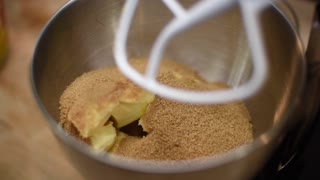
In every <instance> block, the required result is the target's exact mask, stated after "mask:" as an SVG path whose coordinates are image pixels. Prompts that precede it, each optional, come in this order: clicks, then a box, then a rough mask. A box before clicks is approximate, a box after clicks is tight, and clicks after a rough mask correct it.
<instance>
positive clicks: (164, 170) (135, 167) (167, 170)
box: [30, 0, 306, 174]
mask: <svg viewBox="0 0 320 180" xmlns="http://www.w3.org/2000/svg"><path fill="white" fill-rule="evenodd" d="M81 1H83V0H70V1H69V2H67V3H66V4H65V5H64V6H63V7H61V8H60V9H59V10H58V11H57V12H56V13H55V14H54V15H53V16H52V17H51V18H50V20H49V21H48V22H47V24H46V25H45V26H44V28H43V29H42V31H41V33H40V36H39V38H38V41H37V43H36V47H35V49H34V53H33V56H32V60H31V64H30V83H31V89H32V94H33V96H34V99H35V101H36V104H37V106H38V108H39V109H40V111H41V113H42V115H43V116H44V118H45V119H46V121H47V122H48V123H49V126H50V129H51V131H52V132H53V133H54V135H55V136H56V137H57V138H58V139H59V140H62V142H63V143H65V144H66V145H67V146H69V147H71V148H72V149H73V150H75V151H78V152H80V153H82V154H83V155H85V156H87V157H88V158H90V159H94V160H96V161H98V162H101V163H103V164H106V165H109V166H112V167H115V168H120V169H125V170H130V171H136V172H142V173H156V174H173V173H190V172H196V171H203V170H207V169H212V168H216V167H218V166H221V165H225V164H228V163H231V162H233V161H236V160H240V159H242V158H244V157H246V156H248V155H249V154H251V153H253V152H255V151H257V150H259V148H261V147H262V146H264V145H267V144H269V143H271V141H272V140H273V139H275V138H276V137H279V134H280V132H281V131H282V130H284V128H285V127H286V125H287V124H288V123H289V121H290V118H289V117H290V115H291V114H292V112H293V111H294V110H295V108H296V107H297V105H298V102H299V100H300V99H301V94H302V92H303V88H304V85H305V82H306V58H305V56H304V48H303V45H302V41H301V38H300V37H299V35H298V32H297V30H296V29H295V28H294V25H293V24H292V23H290V21H289V20H288V19H287V17H286V16H285V15H284V14H283V13H282V12H281V11H280V10H279V8H278V7H277V6H276V5H275V4H272V6H273V8H275V9H276V10H277V11H278V12H279V13H280V14H281V15H282V17H283V18H284V19H285V20H286V22H287V23H288V26H289V28H291V30H292V33H293V35H294V37H295V38H296V46H297V47H296V50H297V51H299V52H298V53H297V54H300V55H301V57H300V60H301V61H302V67H301V69H302V74H301V75H302V76H303V77H302V78H301V82H299V84H300V88H299V89H297V97H295V98H296V99H295V100H294V102H296V103H294V104H292V105H291V106H290V107H289V108H287V110H286V112H284V113H282V118H283V120H282V121H280V122H279V123H277V124H276V125H275V126H274V127H272V128H270V129H268V130H267V131H265V132H264V133H263V134H261V135H260V136H259V137H256V138H254V139H253V142H252V143H250V144H248V145H243V146H240V147H238V148H236V149H235V150H231V151H228V152H225V153H222V154H221V155H219V156H212V157H205V161H202V160H201V158H199V159H192V160H182V161H178V162H176V163H174V162H172V161H168V162H161V163H155V161H151V160H136V159H132V158H121V157H117V156H115V155H110V154H108V153H103V154H97V153H95V152H94V151H93V150H92V148H91V147H90V146H89V145H87V144H85V143H83V142H81V141H79V140H77V139H76V138H75V137H73V136H71V135H69V134H68V133H67V132H65V131H64V130H63V128H62V127H61V126H59V125H58V123H57V121H56V120H55V119H54V118H53V117H52V116H51V115H50V113H49V112H48V111H47V110H46V108H45V106H44V104H43V102H42V100H41V98H40V96H39V95H38V90H37V88H36V83H35V70H34V67H35V59H36V56H37V52H38V49H39V47H40V45H41V42H42V40H43V37H44V36H45V34H46V32H47V29H48V28H49V27H50V26H51V25H52V24H53V22H54V21H55V20H56V19H57V17H58V16H59V15H60V14H61V13H63V12H64V11H68V9H69V8H71V7H72V6H74V5H75V4H76V3H78V2H81ZM199 160H200V161H199ZM186 162H187V163H186ZM188 162H190V163H188ZM190 164H191V165H190Z"/></svg>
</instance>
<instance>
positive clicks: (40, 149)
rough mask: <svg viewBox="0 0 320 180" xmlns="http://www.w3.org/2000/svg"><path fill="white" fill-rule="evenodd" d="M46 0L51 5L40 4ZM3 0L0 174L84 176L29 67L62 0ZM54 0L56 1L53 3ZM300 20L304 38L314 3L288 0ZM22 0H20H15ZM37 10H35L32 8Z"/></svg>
mask: <svg viewBox="0 0 320 180" xmlns="http://www.w3.org/2000/svg"><path fill="white" fill-rule="evenodd" d="M46 1H48V2H49V1H50V7H49V6H48V5H47V7H48V8H44V6H45V4H44V6H42V5H41V3H40V5H39V4H38V3H39V2H42V3H43V2H46ZM23 2H25V1H24V0H15V1H13V0H7V1H5V3H6V17H7V28H8V32H9V45H10V53H9V56H8V59H7V63H6V64H5V66H4V67H3V68H2V69H1V70H0V154H1V157H0V179H2V180H18V179H19V180H20V179H24V180H29V179H30V180H31V179H32V180H38V179H39V180H40V179H47V180H51V179H52V180H55V179H77V180H82V179H84V178H82V177H81V175H80V173H79V172H77V171H76V170H75V169H74V168H73V166H72V165H71V164H70V163H69V161H68V160H67V157H66V155H65V154H64V153H63V150H62V149H61V147H60V146H59V145H58V143H57V141H56V140H55V138H54V136H53V134H52V133H51V131H50V130H49V128H48V125H47V123H46V121H45V120H44V117H43V116H42V114H41V112H40V111H39V109H38V108H37V106H36V103H35V101H34V98H33V96H32V93H31V88H30V80H29V68H30V62H31V57H32V53H33V50H34V47H35V44H36V40H37V38H38V36H39V33H40V31H41V29H42V27H43V25H44V23H45V21H47V19H48V18H49V17H50V16H51V15H52V14H53V12H54V11H56V10H57V9H58V8H59V7H60V6H61V5H62V4H63V3H64V2H66V0H59V1H58V0H57V1H52V0H44V1H43V0H32V1H31V2H34V3H33V5H34V6H32V3H29V2H30V1H28V3H29V4H27V5H26V4H24V5H22V4H23ZM53 2H56V3H53ZM289 2H291V3H292V4H293V7H294V9H296V10H297V14H298V15H299V18H300V20H301V22H300V32H301V33H302V38H303V41H304V44H307V39H308V32H309V30H310V23H311V17H312V14H313V11H312V10H313V3H312V2H306V1H298V0H291V1H289ZM19 3H20V4H19ZM37 11H42V12H39V14H36V13H37Z"/></svg>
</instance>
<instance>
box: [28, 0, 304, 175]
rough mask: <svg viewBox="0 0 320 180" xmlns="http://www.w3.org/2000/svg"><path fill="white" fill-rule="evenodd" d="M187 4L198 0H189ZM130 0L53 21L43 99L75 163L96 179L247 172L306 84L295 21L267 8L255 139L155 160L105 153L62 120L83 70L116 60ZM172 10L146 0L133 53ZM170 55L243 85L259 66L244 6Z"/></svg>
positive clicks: (67, 10) (37, 68)
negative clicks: (197, 157)
mask: <svg viewBox="0 0 320 180" xmlns="http://www.w3.org/2000/svg"><path fill="white" fill-rule="evenodd" d="M181 2H182V3H184V5H185V6H186V7H188V6H189V5H190V4H192V1H188V0H187V1H181ZM122 5H123V1H119V0H108V1H106V0H90V1H88V0H74V1H70V2H69V3H68V4H67V5H66V6H65V7H63V8H62V9H61V10H60V11H59V12H58V13H57V14H56V15H55V16H54V17H53V18H52V19H51V20H50V22H49V23H48V24H47V26H46V27H45V29H44V31H43V32H42V34H41V36H40V39H39V42H38V44H37V47H36V50H35V53H34V57H33V63H32V85H33V90H34V95H35V99H36V100H37V103H38V105H39V108H40V109H41V111H42V112H43V113H44V114H45V117H46V120H47V121H48V122H49V124H50V127H51V129H52V131H53V132H54V133H55V135H56V137H57V139H58V140H59V141H60V142H61V145H62V146H63V148H64V149H65V150H66V152H67V153H68V154H69V157H70V159H71V161H72V162H73V164H74V166H75V167H77V168H78V169H79V171H80V172H81V173H83V175H84V176H85V177H87V178H88V179H119V180H125V179H130V180H138V179H142V178H145V179H152V180H158V179H167V180H173V179H175V180H179V179H181V180H182V179H183V180H191V179H202V180H206V179H247V178H249V177H252V176H253V175H254V173H256V172H257V170H258V169H259V168H261V166H262V165H263V163H264V162H265V161H266V159H267V158H268V157H269V156H270V154H271V153H272V151H273V150H274V148H275V147H277V145H278V144H279V143H280V142H281V140H282V138H283V137H284V135H285V134H286V132H287V130H288V129H289V128H290V125H292V124H294V123H295V122H296V121H295V119H294V118H292V112H294V110H295V105H296V104H297V103H298V102H299V98H300V93H301V90H302V88H303V86H304V77H305V62H304V56H303V51H302V48H301V43H300V41H299V38H298V36H297V33H296V32H295V30H294V28H293V26H292V25H291V24H290V23H289V21H288V20H287V19H286V18H285V17H284V16H283V14H282V13H281V12H280V11H279V10H278V9H277V8H276V7H275V6H270V7H268V8H266V9H265V10H263V11H262V12H261V16H260V18H261V26H263V28H264V39H265V42H266V50H267V55H268V60H269V61H268V64H269V77H268V80H267V83H266V84H265V86H264V87H263V89H262V90H261V91H260V92H259V93H258V94H256V95H255V96H254V97H252V98H250V99H247V100H246V101H245V103H246V105H247V107H248V110H249V112H250V114H251V116H252V124H253V128H254V137H255V139H254V142H253V143H252V144H249V145H247V146H243V147H240V148H237V149H235V150H234V151H231V152H228V153H225V154H223V155H221V156H219V157H209V158H206V159H205V160H203V161H192V163H183V162H176V163H165V162H161V163H155V162H152V161H137V160H132V159H126V158H118V157H112V156H109V155H108V154H104V155H97V154H95V153H93V152H92V151H91V149H90V148H89V147H88V146H87V145H85V144H83V143H81V142H80V141H77V140H76V139H75V138H73V137H71V136H68V135H67V134H66V133H65V132H64V131H63V130H62V129H61V128H60V127H59V126H58V124H57V121H58V119H59V109H58V107H59V103H58V102H59V97H60V95H61V94H62V92H63V90H64V89H65V88H66V87H67V85H69V84H70V83H71V82H72V81H73V80H74V79H75V78H76V77H78V76H80V75H81V74H82V73H84V72H87V71H90V70H94V69H98V68H101V67H104V66H110V65H114V64H115V63H114V58H113V53H112V48H113V41H114V37H115V33H116V31H117V21H118V18H119V15H120V12H121V8H122ZM171 17H172V14H170V12H169V11H168V10H167V9H166V7H165V6H164V5H163V4H162V3H161V1H150V0H144V1H141V2H140V5H139V7H138V10H137V13H136V15H135V18H134V23H133V27H132V28H131V32H130V35H129V43H128V49H129V54H130V57H146V56H147V55H148V53H149V50H150V47H151V45H152V43H153V41H154V39H155V37H156V35H157V34H158V33H159V32H160V30H161V27H163V25H164V24H165V23H166V22H167V21H168V20H169V19H170V18H171ZM165 56H166V57H169V58H170V59H173V60H176V61H178V62H181V63H184V64H187V65H190V66H192V67H193V68H194V69H195V70H196V71H198V72H199V74H201V75H202V76H203V77H205V78H206V79H207V80H209V81H224V82H226V83H228V84H229V85H232V86H235V85H238V84H240V83H242V82H244V81H245V80H246V79H247V78H248V77H249V76H250V72H251V69H250V68H251V66H250V56H249V53H248V47H247V43H246V37H245V35H244V32H243V27H242V21H241V15H240V13H239V9H238V7H234V8H233V9H231V10H230V11H228V12H226V13H224V14H222V15H220V16H219V17H216V18H213V19H212V20H210V21H208V22H205V23H203V24H201V25H199V26H197V27H194V28H193V29H191V30H190V31H187V32H186V33H183V34H181V35H179V36H178V37H177V38H175V40H174V41H173V42H172V43H171V44H170V46H169V48H168V50H167V52H166V55H165Z"/></svg>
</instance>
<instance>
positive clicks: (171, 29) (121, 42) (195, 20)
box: [114, 0, 271, 104]
mask: <svg viewBox="0 0 320 180" xmlns="http://www.w3.org/2000/svg"><path fill="white" fill-rule="evenodd" d="M162 1H163V3H165V4H166V6H167V7H168V8H169V9H170V10H171V11H172V12H173V14H174V15H175V17H174V18H173V19H172V20H171V21H170V22H169V23H168V24H167V25H166V26H165V27H164V28H163V30H162V31H161V33H160V34H159V36H158V37H157V39H156V41H155V43H154V45H153V47H152V49H151V55H150V57H149V64H148V67H147V71H146V74H145V75H142V74H140V73H139V72H137V71H136V70H135V69H134V68H132V67H131V66H130V64H129V63H128V57H127V53H126V44H127V38H128V33H129V30H130V26H131V21H132V19H133V16H134V13H135V10H136V7H137V5H138V2H139V0H126V3H125V5H124V8H123V12H122V15H121V17H120V22H119V29H118V32H117V34H116V38H115V47H114V55H115V60H116V64H117V66H118V68H119V69H120V70H121V72H122V73H123V74H124V75H125V76H126V77H127V78H129V79H130V80H132V81H133V82H135V83H136V84H138V85H139V86H141V87H142V88H144V89H146V90H148V91H150V92H152V93H154V94H157V95H159V96H162V97H164V98H168V99H172V100H176V101H180V102H187V103H195V104H221V103H228V102H232V101H240V100H244V99H246V98H249V97H250V96H252V95H254V94H255V93H256V92H257V91H258V90H259V89H260V88H261V87H262V86H263V84H264V82H265V80H266V77H267V72H268V71H267V63H266V62H267V60H266V54H265V47H264V42H263V39H262V31H261V28H260V27H261V26H260V24H259V13H260V12H261V11H262V10H263V9H264V8H265V7H267V6H269V5H271V2H270V1H269V0H201V1H199V2H197V3H196V4H194V5H193V6H192V7H191V8H189V9H188V10H186V9H184V8H183V7H182V6H181V5H180V4H179V2H178V1H176V0H162ZM237 3H239V5H240V9H241V13H242V17H243V20H244V26H245V31H246V35H247V38H248V43H249V48H250V53H251V57H252V61H253V72H252V76H251V78H250V79H249V80H248V81H247V82H245V83H244V84H242V85H239V86H238V87H234V88H230V89H226V90H219V91H201V92H200V91H188V90H184V89H177V88H173V87H169V86H167V85H164V84H160V83H159V82H158V81H157V80H156V76H157V72H158V69H159V64H160V61H161V59H162V56H163V54H164V51H165V48H166V46H167V44H168V43H169V42H170V40H171V39H172V38H173V37H174V36H175V35H177V34H178V33H181V32H183V31H185V30H187V29H189V28H191V27H192V26H195V25H197V24H199V23H201V22H203V21H205V20H207V19H209V18H211V17H213V16H215V15H218V14H219V13H221V12H223V11H226V10H227V9H228V8H230V7H231V6H234V5H235V4H237Z"/></svg>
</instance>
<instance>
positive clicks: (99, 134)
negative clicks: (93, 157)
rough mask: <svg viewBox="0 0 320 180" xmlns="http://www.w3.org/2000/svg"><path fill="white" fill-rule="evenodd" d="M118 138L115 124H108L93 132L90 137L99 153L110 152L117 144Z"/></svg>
mask: <svg viewBox="0 0 320 180" xmlns="http://www.w3.org/2000/svg"><path fill="white" fill-rule="evenodd" d="M116 137H117V132H116V129H115V128H114V127H113V123H112V122H111V123H108V124H107V125H106V126H102V127H100V128H98V129H96V130H94V131H93V132H92V136H91V137H90V141H91V145H92V147H93V148H94V149H95V150H96V151H97V152H102V151H107V150H109V149H110V148H111V147H112V146H113V144H114V143H115V140H116Z"/></svg>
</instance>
